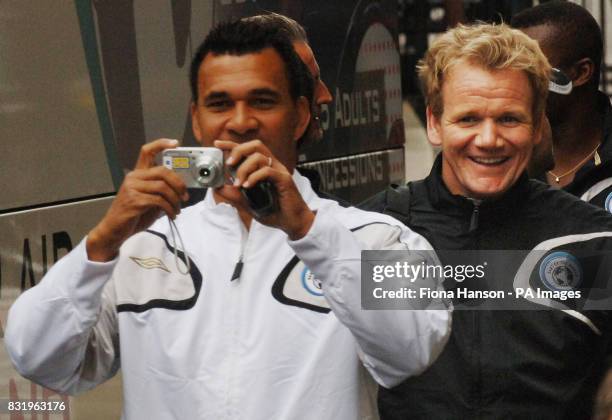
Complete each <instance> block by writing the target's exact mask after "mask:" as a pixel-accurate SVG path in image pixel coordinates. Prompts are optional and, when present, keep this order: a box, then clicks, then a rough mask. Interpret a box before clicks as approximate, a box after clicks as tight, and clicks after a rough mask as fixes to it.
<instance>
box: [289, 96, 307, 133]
mask: <svg viewBox="0 0 612 420" xmlns="http://www.w3.org/2000/svg"><path fill="white" fill-rule="evenodd" d="M295 108H296V111H297V120H296V125H295V131H294V133H293V140H294V141H298V140H299V139H300V138H302V136H303V135H304V133H305V132H306V129H307V128H308V124H310V103H309V102H308V99H306V98H305V97H304V96H300V97H299V98H298V100H297V102H296V104H295Z"/></svg>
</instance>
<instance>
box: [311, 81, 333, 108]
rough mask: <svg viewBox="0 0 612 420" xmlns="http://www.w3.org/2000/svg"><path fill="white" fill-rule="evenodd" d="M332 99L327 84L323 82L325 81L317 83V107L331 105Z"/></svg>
mask: <svg viewBox="0 0 612 420" xmlns="http://www.w3.org/2000/svg"><path fill="white" fill-rule="evenodd" d="M332 99H333V98H332V94H331V92H330V91H329V89H328V88H327V85H326V84H325V82H323V80H319V83H317V89H316V91H315V102H316V103H317V105H323V104H329V103H330V102H331V101H332Z"/></svg>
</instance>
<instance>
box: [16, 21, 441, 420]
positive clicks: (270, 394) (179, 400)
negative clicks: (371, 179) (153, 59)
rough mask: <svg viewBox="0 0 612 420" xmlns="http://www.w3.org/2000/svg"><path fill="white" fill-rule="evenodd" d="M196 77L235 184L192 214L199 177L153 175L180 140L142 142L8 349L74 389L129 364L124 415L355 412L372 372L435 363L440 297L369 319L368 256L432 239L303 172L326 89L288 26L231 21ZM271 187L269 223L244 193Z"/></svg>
mask: <svg viewBox="0 0 612 420" xmlns="http://www.w3.org/2000/svg"><path fill="white" fill-rule="evenodd" d="M191 81H192V88H193V105H192V117H193V130H194V134H195V136H196V138H197V139H198V140H199V141H200V142H201V143H202V145H203V146H215V147H217V148H220V149H222V150H223V151H224V152H225V154H226V161H225V163H226V165H227V166H229V167H231V168H232V169H233V170H234V176H233V183H232V184H231V185H228V184H225V185H223V186H221V187H219V188H216V189H214V190H213V192H212V194H207V195H206V198H205V199H204V200H203V201H202V202H200V203H198V204H197V205H195V206H192V207H188V208H186V209H183V210H182V211H181V210H180V204H181V202H182V201H184V200H185V199H187V194H186V189H185V185H184V183H183V182H182V181H181V179H180V178H179V177H178V176H177V174H176V173H173V172H172V171H170V170H169V169H167V168H165V167H159V166H155V165H154V158H155V156H156V155H157V154H158V153H159V152H161V151H163V150H165V149H168V148H173V147H176V146H177V144H176V142H175V141H171V140H166V139H162V140H157V141H154V142H152V143H149V144H147V145H145V146H144V147H143V148H142V151H141V154H140V157H139V160H138V163H137V166H136V169H135V170H134V171H133V172H132V173H130V174H128V175H127V176H126V179H125V182H124V183H123V185H122V186H121V188H120V190H119V192H118V194H117V197H116V199H115V200H114V201H113V203H112V205H111V207H110V209H109V211H108V213H107V214H106V215H105V217H104V218H103V219H102V220H101V221H100V223H99V224H98V225H97V226H96V227H95V228H94V229H92V231H91V232H90V233H89V235H88V236H87V238H86V239H85V240H84V241H82V242H81V244H80V245H79V246H77V247H76V248H75V249H74V250H73V251H72V252H71V253H70V254H69V255H68V256H66V257H65V258H63V259H62V260H61V261H59V262H58V263H57V264H56V265H55V266H54V267H53V268H52V269H51V270H50V271H49V273H48V274H47V276H46V277H45V278H44V279H43V281H42V282H41V283H40V284H39V285H37V286H36V287H34V288H32V289H30V290H29V291H27V292H25V293H24V294H23V295H22V296H21V297H20V298H19V299H18V300H17V302H16V303H15V304H14V306H13V307H12V308H11V311H10V313H9V320H8V327H7V330H6V336H5V341H6V343H7V347H8V350H9V354H10V356H11V358H12V360H13V362H14V363H15V365H16V367H17V369H18V370H19V371H20V372H21V373H22V374H23V375H24V376H26V377H28V378H30V379H32V380H34V381H36V382H38V383H41V384H44V385H45V386H47V387H49V388H52V389H55V390H58V391H61V392H69V393H75V392H79V391H82V390H86V389H89V388H92V387H93V386H95V385H97V384H99V383H101V382H103V381H104V380H106V379H108V378H109V377H111V376H112V375H114V374H115V373H116V372H117V370H118V368H119V365H121V368H122V372H123V382H124V409H123V413H124V418H126V419H130V418H152V419H153V418H155V419H156V418H159V419H168V418H180V419H187V418H189V419H193V418H202V419H204V418H206V419H208V418H211V419H220V418H248V419H293V418H301V419H305V418H312V419H330V420H331V419H354V418H358V417H359V408H358V406H359V401H358V399H359V388H360V386H359V369H358V368H359V361H360V360H361V362H362V363H363V364H364V365H365V366H366V368H367V369H368V370H369V371H370V373H371V374H372V376H373V377H374V378H375V379H376V380H377V381H378V382H379V383H381V384H383V385H385V386H393V385H394V384H397V383H399V382H400V381H401V380H403V379H404V378H406V377H408V376H411V375H414V374H418V373H420V372H421V371H423V370H424V369H425V368H426V367H427V366H428V365H429V364H430V363H431V362H432V361H433V359H434V358H435V357H436V356H437V355H438V354H439V352H440V351H441V348H442V346H443V344H444V342H445V340H446V338H447V335H448V331H449V330H448V328H449V321H450V314H449V312H448V311H447V310H446V307H445V306H444V305H443V304H442V303H441V302H439V301H435V300H434V301H431V302H427V303H429V306H427V307H428V308H434V309H435V308H440V309H442V310H419V311H362V310H361V302H360V287H359V282H360V270H361V267H360V252H361V250H362V249H364V248H365V249H368V248H372V249H417V250H418V249H430V245H429V244H428V243H427V241H425V240H424V239H423V238H422V237H421V236H419V235H416V234H414V233H413V232H411V231H410V230H408V229H406V228H405V227H403V225H401V224H399V223H397V222H396V221H394V220H393V219H391V218H389V217H387V216H384V215H379V214H374V213H367V212H363V211H360V210H357V209H354V208H347V209H345V208H342V207H340V206H339V205H338V204H336V203H334V202H331V201H329V200H323V199H320V198H319V197H317V196H316V195H315V194H314V192H313V191H312V189H311V188H310V185H309V183H308V181H307V180H306V179H305V178H303V177H301V176H300V175H299V174H298V173H297V172H296V171H295V170H294V169H295V163H296V158H297V155H296V142H297V140H298V139H299V138H300V137H301V136H302V135H303V133H304V130H305V129H306V127H307V125H308V122H309V119H310V111H309V110H310V106H309V101H308V99H307V97H306V96H308V93H307V92H312V86H310V87H309V86H308V83H312V80H311V79H310V78H309V77H308V76H307V70H306V69H305V67H304V65H303V64H302V63H301V62H300V60H299V58H298V57H297V56H296V54H295V51H294V49H293V47H292V44H291V42H290V40H289V39H288V38H287V37H286V36H284V35H282V33H281V32H279V31H275V30H271V29H269V28H263V27H262V26H261V25H258V24H257V23H255V22H248V21H237V22H231V23H226V24H221V25H218V26H217V27H216V28H214V29H213V30H212V31H211V33H210V34H209V35H208V37H207V38H206V40H205V41H204V43H203V44H202V45H201V46H200V48H199V49H198V51H197V53H196V55H195V58H194V61H193V64H192V71H191ZM305 95H306V96H305ZM262 182H268V183H269V184H271V185H272V189H273V190H274V194H275V197H276V200H277V205H276V207H275V210H273V211H272V212H271V213H269V214H267V215H257V216H255V215H256V213H254V212H253V209H251V208H250V207H249V204H248V202H247V201H246V200H245V198H244V193H243V192H244V191H247V190H249V189H252V188H255V187H256V186H257V185H259V184H260V183H262ZM241 189H242V190H241ZM160 212H163V213H165V214H166V215H167V216H168V218H169V219H173V220H174V222H175V223H176V230H177V232H178V233H180V234H182V235H180V234H179V235H175V234H174V230H173V229H172V228H171V227H170V225H169V220H168V219H167V218H165V217H162V218H159V219H158V216H159V214H160ZM179 213H180V214H179ZM177 238H178V239H177ZM427 258H429V257H423V256H419V255H418V254H415V255H414V259H415V261H419V260H421V261H423V260H427ZM427 261H428V260H427ZM428 262H429V261H428ZM434 286H435V285H434ZM321 287H322V289H321ZM119 355H121V360H120V357H119Z"/></svg>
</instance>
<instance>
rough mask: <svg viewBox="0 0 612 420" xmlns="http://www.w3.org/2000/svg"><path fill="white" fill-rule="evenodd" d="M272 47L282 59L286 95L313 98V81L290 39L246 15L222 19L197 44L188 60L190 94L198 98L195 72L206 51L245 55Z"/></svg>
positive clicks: (194, 99)
mask: <svg viewBox="0 0 612 420" xmlns="http://www.w3.org/2000/svg"><path fill="white" fill-rule="evenodd" d="M266 48H274V50H276V52H277V53H278V54H279V55H280V57H281V59H282V60H283V62H284V63H285V74H286V76H287V82H288V84H289V95H290V96H291V98H292V99H293V100H294V101H295V100H297V99H298V98H299V97H300V96H304V97H306V99H308V100H309V101H311V100H312V95H313V92H314V85H313V81H312V77H311V76H310V73H309V72H308V69H307V68H306V66H305V65H304V63H302V60H300V58H299V57H298V56H297V54H296V52H295V50H294V48H293V44H292V43H291V40H290V39H289V38H288V36H287V34H285V33H284V32H283V31H282V30H279V29H278V28H275V27H272V26H270V25H260V24H259V23H258V22H256V21H253V20H251V21H249V20H245V19H241V20H235V21H231V22H222V23H220V24H218V25H217V26H215V27H214V28H213V29H212V30H211V31H210V33H209V34H208V36H207V37H206V39H205V40H204V42H202V44H201V45H200V46H199V47H198V49H197V51H196V54H195V56H194V58H193V61H192V62H191V70H190V75H189V76H190V77H189V78H190V83H191V96H192V100H193V101H194V102H197V100H198V72H199V70H200V65H201V64H202V61H204V58H205V57H206V56H207V55H208V54H215V55H225V54H229V55H238V56H240V55H245V54H251V53H257V52H260V51H262V50H264V49H266Z"/></svg>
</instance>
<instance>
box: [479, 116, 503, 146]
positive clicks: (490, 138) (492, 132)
mask: <svg viewBox="0 0 612 420" xmlns="http://www.w3.org/2000/svg"><path fill="white" fill-rule="evenodd" d="M476 146H478V147H482V148H497V147H502V146H503V144H502V140H501V138H500V136H499V133H498V132H497V125H496V123H495V121H493V120H489V119H486V120H484V121H483V122H482V124H480V127H479V132H478V135H477V136H476Z"/></svg>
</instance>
